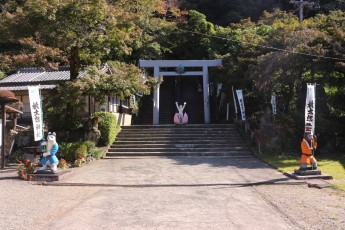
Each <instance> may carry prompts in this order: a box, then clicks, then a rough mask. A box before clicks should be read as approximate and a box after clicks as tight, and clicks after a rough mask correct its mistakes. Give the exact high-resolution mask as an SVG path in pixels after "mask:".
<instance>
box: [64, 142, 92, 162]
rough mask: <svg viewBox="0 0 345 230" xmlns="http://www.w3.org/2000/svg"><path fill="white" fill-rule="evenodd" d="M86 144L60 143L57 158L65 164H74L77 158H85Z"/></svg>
mask: <svg viewBox="0 0 345 230" xmlns="http://www.w3.org/2000/svg"><path fill="white" fill-rule="evenodd" d="M87 153H88V151H87V144H85V142H74V143H61V144H60V145H59V152H58V156H59V157H60V158H64V159H65V160H66V161H67V162H70V163H74V162H75V161H76V160H77V159H78V158H80V157H82V158H85V157H86V156H87Z"/></svg>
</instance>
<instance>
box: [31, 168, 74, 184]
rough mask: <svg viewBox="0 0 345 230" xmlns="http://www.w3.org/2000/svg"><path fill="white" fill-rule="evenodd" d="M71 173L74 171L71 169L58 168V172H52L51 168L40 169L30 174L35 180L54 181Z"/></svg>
mask: <svg viewBox="0 0 345 230" xmlns="http://www.w3.org/2000/svg"><path fill="white" fill-rule="evenodd" d="M70 173H72V171H71V170H58V171H57V172H56V173H54V172H52V171H51V170H40V171H37V172H36V173H32V174H30V176H32V180H33V181H46V182H52V181H59V180H61V179H62V178H64V177H65V176H66V175H68V174H70Z"/></svg>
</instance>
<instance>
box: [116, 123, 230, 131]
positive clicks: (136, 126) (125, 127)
mask: <svg viewBox="0 0 345 230" xmlns="http://www.w3.org/2000/svg"><path fill="white" fill-rule="evenodd" d="M169 128H175V129H194V128H206V129H209V128H221V129H223V128H233V129H236V127H235V126H234V125H233V124H186V125H175V124H171V125H170V124H167V125H131V126H122V129H124V130H127V129H139V130H142V129H155V130H156V129H169Z"/></svg>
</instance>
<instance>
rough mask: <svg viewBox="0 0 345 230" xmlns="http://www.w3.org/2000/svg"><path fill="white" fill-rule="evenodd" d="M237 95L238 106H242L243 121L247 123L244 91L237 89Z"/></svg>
mask: <svg viewBox="0 0 345 230" xmlns="http://www.w3.org/2000/svg"><path fill="white" fill-rule="evenodd" d="M236 94H237V99H238V104H239V105H240V110H241V116H242V121H245V120H246V110H245V108H244V101H243V93H242V89H237V90H236Z"/></svg>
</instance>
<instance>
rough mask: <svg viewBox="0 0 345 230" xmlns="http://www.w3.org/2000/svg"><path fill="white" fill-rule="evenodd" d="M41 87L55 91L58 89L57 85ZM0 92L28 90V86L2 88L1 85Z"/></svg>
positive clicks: (41, 86)
mask: <svg viewBox="0 0 345 230" xmlns="http://www.w3.org/2000/svg"><path fill="white" fill-rule="evenodd" d="M31 86H33V85H31ZM39 86H40V89H54V88H55V87H56V85H39ZM0 90H10V91H19V90H28V85H21V86H15V85H9V86H1V85H0Z"/></svg>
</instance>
